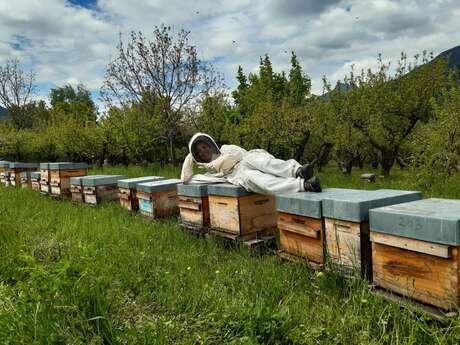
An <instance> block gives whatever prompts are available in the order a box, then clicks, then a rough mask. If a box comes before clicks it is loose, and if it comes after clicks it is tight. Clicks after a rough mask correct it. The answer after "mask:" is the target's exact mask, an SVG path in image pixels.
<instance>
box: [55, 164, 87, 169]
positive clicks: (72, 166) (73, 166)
mask: <svg viewBox="0 0 460 345" xmlns="http://www.w3.org/2000/svg"><path fill="white" fill-rule="evenodd" d="M49 169H52V170H64V169H88V164H86V163H74V162H56V163H49Z"/></svg>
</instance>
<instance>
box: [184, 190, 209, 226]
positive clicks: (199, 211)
mask: <svg viewBox="0 0 460 345" xmlns="http://www.w3.org/2000/svg"><path fill="white" fill-rule="evenodd" d="M177 195H178V197H177V198H178V205H179V210H180V216H181V222H182V225H183V226H184V227H185V228H186V229H189V230H191V231H193V232H197V233H206V232H207V231H208V228H209V222H210V219H209V198H208V185H207V184H182V183H181V184H179V185H177Z"/></svg>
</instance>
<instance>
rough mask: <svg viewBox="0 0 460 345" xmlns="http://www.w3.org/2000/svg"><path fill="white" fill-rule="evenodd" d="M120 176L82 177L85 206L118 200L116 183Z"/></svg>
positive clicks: (120, 178)
mask: <svg viewBox="0 0 460 345" xmlns="http://www.w3.org/2000/svg"><path fill="white" fill-rule="evenodd" d="M124 178H126V176H122V175H94V176H84V177H82V180H81V184H82V186H83V194H84V197H83V198H84V202H85V204H88V205H91V206H96V205H98V204H100V203H101V202H102V201H112V200H118V181H119V180H122V179H124Z"/></svg>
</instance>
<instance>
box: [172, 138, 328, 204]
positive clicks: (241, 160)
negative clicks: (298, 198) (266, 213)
mask: <svg viewBox="0 0 460 345" xmlns="http://www.w3.org/2000/svg"><path fill="white" fill-rule="evenodd" d="M189 150H190V153H189V154H188V155H187V157H186V158H185V160H184V164H183V166H182V173H181V180H182V182H184V183H216V182H230V183H231V184H234V185H237V186H241V187H244V188H245V189H246V190H249V191H252V192H255V193H259V194H272V195H275V194H283V193H293V192H305V191H306V192H321V185H320V181H319V178H318V177H316V176H313V167H312V166H311V165H310V164H305V165H303V166H302V165H300V164H299V163H298V162H297V161H295V160H294V159H290V160H287V161H284V160H281V159H277V158H275V157H273V156H272V155H271V154H269V153H268V152H267V151H265V150H250V151H246V150H245V149H243V148H241V147H239V146H236V145H223V146H222V147H221V148H220V149H219V147H218V146H217V144H216V142H215V141H214V139H213V138H211V137H210V136H209V135H207V134H204V133H196V134H195V135H194V136H193V137H192V139H191V140H190V142H189ZM195 163H196V164H197V165H198V167H199V168H204V169H205V170H206V173H205V174H196V175H194V172H193V168H194V164H195Z"/></svg>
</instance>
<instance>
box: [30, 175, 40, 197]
mask: <svg viewBox="0 0 460 345" xmlns="http://www.w3.org/2000/svg"><path fill="white" fill-rule="evenodd" d="M30 183H31V187H32V190H35V191H37V192H40V172H38V171H33V172H31V173H30Z"/></svg>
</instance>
